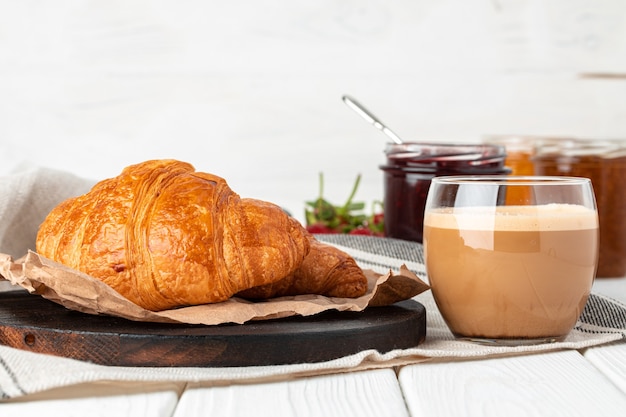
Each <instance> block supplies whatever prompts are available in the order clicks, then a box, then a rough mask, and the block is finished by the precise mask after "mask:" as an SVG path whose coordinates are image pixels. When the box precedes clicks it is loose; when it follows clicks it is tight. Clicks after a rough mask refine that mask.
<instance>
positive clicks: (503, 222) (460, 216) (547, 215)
mask: <svg viewBox="0 0 626 417" xmlns="http://www.w3.org/2000/svg"><path fill="white" fill-rule="evenodd" d="M424 225H427V226H430V227H440V228H445V229H466V230H498V231H549V230H584V229H594V228H597V227H598V216H597V213H596V212H595V211H594V210H592V209H590V208H588V207H585V206H581V205H575V204H545V205H536V206H496V207H494V206H484V207H455V208H441V209H431V210H427V212H426V213H425V217H424Z"/></svg>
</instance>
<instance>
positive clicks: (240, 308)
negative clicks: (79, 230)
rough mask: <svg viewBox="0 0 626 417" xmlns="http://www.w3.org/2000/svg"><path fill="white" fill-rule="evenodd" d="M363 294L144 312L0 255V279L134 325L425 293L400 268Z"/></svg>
mask: <svg viewBox="0 0 626 417" xmlns="http://www.w3.org/2000/svg"><path fill="white" fill-rule="evenodd" d="M364 272H365V275H366V276H367V279H368V291H367V293H366V294H365V295H364V296H362V297H358V298H332V297H324V296H320V295H298V296H291V297H278V298H274V299H270V300H265V301H248V300H244V299H240V298H236V297H234V298H231V299H230V300H228V301H225V302H221V303H216V304H204V305H198V306H191V307H181V308H176V309H171V310H163V311H158V312H154V311H150V310H145V309H143V308H141V307H139V306H138V305H136V304H134V303H132V302H131V301H129V300H127V299H126V298H124V297H123V296H122V295H120V294H119V293H118V292H116V291H115V290H113V288H111V287H109V286H108V285H106V284H105V283H103V282H102V281H100V280H97V279H95V278H93V277H91V276H89V275H87V274H84V273H81V272H79V271H76V270H74V269H70V268H68V267H66V266H64V265H61V264H59V263H56V262H53V261H51V260H49V259H47V258H45V257H43V256H40V255H39V254H37V253H35V252H32V251H29V252H28V253H27V254H26V255H25V256H23V257H22V258H20V259H18V260H16V261H14V260H13V258H12V257H11V256H10V255H6V254H0V278H4V279H6V280H8V281H10V282H11V283H12V284H14V285H19V286H20V287H23V288H25V289H26V290H27V291H28V292H30V293H33V294H39V295H41V296H42V297H44V298H47V299H49V300H51V301H54V302H56V303H58V304H61V305H63V306H65V307H66V308H69V309H71V310H76V311H81V312H84V313H89V314H105V315H110V316H116V317H122V318H125V319H129V320H134V321H144V322H162V323H188V324H205V325H215V324H221V323H238V324H242V323H245V322H247V321H251V320H267V319H273V318H281V317H288V316H294V315H301V316H309V315H313V314H317V313H320V312H322V311H325V310H339V311H362V310H364V309H365V308H367V307H376V306H384V305H390V304H393V303H395V302H398V301H402V300H406V299H409V298H412V297H414V296H416V295H417V294H420V293H422V292H424V291H426V290H428V289H429V287H428V285H427V284H426V283H424V282H423V281H422V280H420V279H419V278H418V277H417V276H416V275H415V274H413V273H412V272H411V271H410V270H409V269H408V268H406V267H405V266H404V265H403V266H402V267H401V268H400V271H399V272H398V273H393V272H392V271H390V272H389V273H387V274H385V275H380V274H377V273H375V272H374V271H371V270H365V271H364Z"/></svg>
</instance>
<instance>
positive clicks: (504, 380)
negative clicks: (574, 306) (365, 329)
mask: <svg viewBox="0 0 626 417" xmlns="http://www.w3.org/2000/svg"><path fill="white" fill-rule="evenodd" d="M399 381H400V385H401V387H402V391H403V393H404V397H405V398H406V401H407V405H408V408H409V410H410V412H411V415H412V416H414V417H418V416H429V417H437V416H468V415H479V416H507V417H514V416H529V415H536V416H568V417H572V416H580V417H589V416H621V415H624V414H623V413H624V410H626V395H625V394H624V393H623V392H622V391H621V390H620V389H618V388H617V387H616V386H615V385H614V384H613V383H611V382H610V381H609V380H608V379H607V378H606V376H604V375H603V374H602V373H601V372H599V371H598V370H597V369H596V368H595V367H594V366H593V365H592V364H591V363H590V362H588V361H587V360H585V359H584V358H583V356H582V355H581V354H580V353H578V352H577V351H560V352H554V353H546V354H538V355H527V356H517V357H509V358H498V359H486V360H478V361H459V362H447V363H426V364H419V365H414V366H407V367H405V368H403V369H402V370H401V371H400V373H399Z"/></svg>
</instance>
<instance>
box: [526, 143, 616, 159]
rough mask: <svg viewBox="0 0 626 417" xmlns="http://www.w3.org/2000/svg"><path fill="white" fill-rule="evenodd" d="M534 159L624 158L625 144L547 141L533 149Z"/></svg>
mask: <svg viewBox="0 0 626 417" xmlns="http://www.w3.org/2000/svg"><path fill="white" fill-rule="evenodd" d="M535 155H536V157H538V158H540V157H542V156H555V155H556V156H564V157H580V156H597V157H600V158H619V157H625V156H626V142H625V141H622V140H599V139H598V140H594V139H562V140H558V141H547V142H545V143H543V144H539V145H538V146H537V147H536V149H535Z"/></svg>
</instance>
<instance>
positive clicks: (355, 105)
mask: <svg viewBox="0 0 626 417" xmlns="http://www.w3.org/2000/svg"><path fill="white" fill-rule="evenodd" d="M341 99H342V100H343V101H344V103H346V104H347V105H348V107H350V108H351V109H352V110H354V111H355V112H356V113H358V114H359V115H360V116H361V117H363V118H364V119H365V120H367V121H368V122H370V123H371V124H373V125H374V127H375V128H376V129H378V130H380V131H381V132H383V133H384V134H385V135H387V136H389V137H390V138H391V140H393V141H394V142H395V143H397V144H401V143H403V141H402V139H400V137H399V136H398V135H396V134H395V133H393V131H392V130H391V129H389V128H388V127H387V126H385V125H384V124H383V123H382V122H381V121H380V120H378V118H377V117H376V116H374V115H373V114H372V113H370V112H369V111H368V110H367V109H366V108H365V107H363V106H362V105H361V104H359V102H357V101H356V100H355V99H353V98H352V97H350V96H347V95H346V96H343V97H342V98H341Z"/></svg>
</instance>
